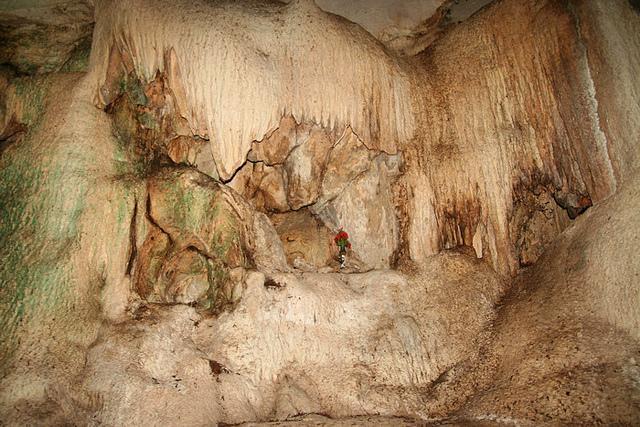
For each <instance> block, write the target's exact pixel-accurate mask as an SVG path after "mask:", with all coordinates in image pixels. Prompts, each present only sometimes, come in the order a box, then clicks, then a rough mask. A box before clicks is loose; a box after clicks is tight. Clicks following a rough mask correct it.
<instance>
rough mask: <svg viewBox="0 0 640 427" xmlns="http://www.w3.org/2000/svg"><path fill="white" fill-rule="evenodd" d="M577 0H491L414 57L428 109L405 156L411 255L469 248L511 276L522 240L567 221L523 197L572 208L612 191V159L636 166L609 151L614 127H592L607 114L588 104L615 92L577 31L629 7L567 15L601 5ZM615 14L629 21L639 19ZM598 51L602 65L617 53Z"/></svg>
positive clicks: (546, 235)
mask: <svg viewBox="0 0 640 427" xmlns="http://www.w3.org/2000/svg"><path fill="white" fill-rule="evenodd" d="M587 3H589V2H585V3H584V4H581V6H580V7H579V8H578V9H576V10H573V9H571V7H567V6H565V5H562V4H559V3H556V2H551V1H549V2H547V1H545V2H541V3H536V4H534V3H532V2H516V1H506V2H501V3H500V4H497V3H496V4H493V5H492V6H490V7H488V8H487V9H485V10H484V11H483V13H481V14H479V15H478V16H476V17H475V18H474V19H471V20H470V21H468V22H467V23H466V24H465V25H461V26H458V27H456V28H453V29H452V30H451V31H449V32H447V33H446V34H445V35H444V36H443V37H442V38H441V39H440V40H438V41H437V42H436V43H434V45H433V46H432V47H431V48H430V49H429V50H427V51H425V52H424V53H423V54H421V55H420V56H419V57H418V58H417V59H416V60H417V62H418V66H419V67H421V68H423V70H424V72H425V74H424V76H423V77H421V78H420V80H421V82H424V83H425V84H424V85H423V88H422V90H423V93H424V94H425V96H424V97H423V98H422V100H419V102H422V103H424V108H425V111H426V113H425V115H424V116H423V122H422V125H421V126H422V131H421V135H422V136H421V137H420V138H419V141H418V142H417V144H416V145H415V148H414V149H413V150H411V149H410V151H408V152H407V153H406V156H405V157H406V159H407V165H408V168H407V169H408V173H407V176H406V179H407V185H406V187H407V188H408V189H410V191H409V192H408V197H409V200H408V205H409V206H410V207H411V208H410V210H409V216H410V220H409V223H408V231H407V233H406V235H407V236H408V238H407V243H408V246H409V252H410V254H411V257H412V258H414V259H424V258H425V257H428V256H430V255H432V254H434V253H437V252H438V251H440V250H441V249H442V248H449V247H454V246H457V245H466V246H475V247H476V248H478V249H479V248H482V250H481V251H480V250H478V255H481V254H482V256H483V257H487V258H488V259H490V260H491V262H492V264H493V265H494V267H495V268H496V269H497V270H499V271H501V272H502V273H504V274H515V273H516V272H517V270H518V268H519V266H520V265H521V263H522V264H527V263H529V262H531V260H533V259H535V258H536V256H535V254H534V253H533V252H539V250H537V249H536V250H534V251H533V252H532V253H529V254H523V253H522V252H523V251H524V252H527V251H529V249H526V248H523V247H521V245H525V246H530V244H531V243H533V240H536V241H537V242H538V243H535V244H534V246H536V245H538V244H539V246H540V248H542V247H544V246H545V244H547V243H548V242H550V241H551V240H553V238H554V237H555V236H556V235H557V233H558V232H560V231H561V230H562V229H563V227H565V226H566V224H567V221H565V220H564V219H562V218H560V217H561V216H562V215H557V214H555V213H554V214H551V213H550V212H551V211H548V209H547V208H544V209H542V211H541V210H539V209H538V208H537V207H535V206H538V203H539V202H537V201H534V200H533V199H531V203H530V202H526V203H525V204H524V205H523V204H522V201H523V200H524V199H530V197H529V196H528V195H527V194H529V193H535V192H536V191H537V189H538V188H539V187H544V188H547V189H548V192H549V193H548V194H547V195H545V196H544V197H545V200H547V201H548V200H550V197H551V198H553V199H554V200H556V201H557V202H558V204H560V205H561V206H562V207H563V208H565V209H567V211H568V212H569V213H570V214H571V215H572V216H575V215H576V214H577V213H579V212H581V211H583V210H584V209H585V208H586V207H588V206H589V205H590V204H591V203H592V202H593V203H597V202H598V201H600V200H603V199H604V198H606V197H608V196H609V195H611V194H612V193H613V192H614V191H615V189H616V186H617V185H618V179H617V177H616V176H617V175H619V171H618V169H619V162H616V161H615V158H616V156H622V157H624V158H626V159H628V160H626V161H628V162H631V163H633V164H636V163H637V156H636V155H635V154H633V155H631V154H630V152H627V151H626V150H627V149H631V148H630V147H631V146H630V145H624V144H623V145H624V146H620V147H618V148H616V147H617V144H618V141H621V140H620V139H619V138H617V137H616V133H618V132H623V133H624V132H625V131H623V130H622V127H621V128H618V129H620V130H615V131H613V130H607V129H609V128H608V127H607V128H605V127H603V126H602V125H601V123H603V122H608V123H611V122H609V121H608V119H607V118H606V117H605V116H604V115H602V114H601V111H602V108H600V107H598V106H599V105H601V104H600V103H601V102H603V103H604V104H603V105H608V106H610V107H608V108H612V109H615V108H617V107H615V105H617V104H616V102H617V101H613V100H612V97H611V96H609V95H608V93H607V90H606V86H601V87H598V84H600V83H599V82H600V81H601V80H599V79H596V80H594V78H593V74H592V73H593V69H592V68H591V63H592V61H591V53H590V52H591V50H590V49H591V48H590V46H591V45H594V48H595V49H598V46H599V45H598V44H597V42H595V41H594V40H593V39H587V38H585V35H584V34H583V33H582V32H581V28H582V27H583V25H587V27H588V28H592V25H605V24H604V22H613V19H614V16H613V15H615V16H618V14H620V13H622V12H620V11H622V10H624V11H625V12H624V13H623V14H628V13H631V12H629V11H630V6H629V5H628V4H627V3H625V2H618V3H617V5H618V7H619V9H618V10H619V11H618V12H615V13H611V14H605V15H598V16H599V18H597V19H596V20H595V21H594V20H591V21H589V22H591V23H589V24H585V21H584V20H583V19H581V18H580V17H579V16H577V15H575V13H579V14H581V15H585V16H587V15H588V16H594V15H593V14H596V12H595V11H596V10H600V9H599V8H600V7H601V3H600V2H597V1H596V2H592V3H591V6H588V5H587ZM576 11H577V12H576ZM625 16H626V15H625ZM514 17H519V18H518V19H514ZM625 22H628V25H637V24H638V17H637V16H634V17H633V18H631V17H630V16H629V17H628V18H627V20H626V21H625ZM632 22H633V24H632ZM625 25H627V24H625ZM523 28H526V33H524V32H523V30H522V29H523ZM610 34H611V37H612V39H611V43H612V45H615V46H617V47H618V48H622V46H623V45H622V44H621V43H623V42H622V41H621V40H620V39H618V38H617V36H614V35H613V34H614V32H611V33H610ZM634 34H635V33H634ZM624 43H627V44H625V46H626V47H627V48H628V49H630V50H632V51H635V50H637V49H638V47H639V46H640V43H639V42H638V41H637V39H636V38H635V37H631V38H630V39H628V40H627V41H625V42H624ZM620 57H621V58H622V57H625V58H629V55H620ZM607 58H609V59H608V61H610V63H609V64H610V65H608V66H609V67H612V66H613V64H614V63H617V62H618V60H614V59H611V58H610V57H609V56H607ZM631 58H635V56H634V55H631ZM634 60H635V59H634ZM461 64H464V65H463V66H461ZM602 66H604V65H602ZM620 66H621V67H622V68H623V69H626V67H628V66H630V63H629V62H628V61H627V60H624V61H622V63H621V64H620ZM622 77H623V76H621V78H622ZM628 84H630V85H632V86H633V85H635V84H636V83H633V82H631V81H630V80H629V83H628ZM631 92H632V90H631ZM626 93H629V92H626ZM631 104H633V105H635V104H634V103H633V102H632V103H631ZM609 111H612V110H609ZM625 115H626V113H620V114H614V116H615V117H622V116H625ZM625 117H626V116H625ZM634 128H635V127H634ZM632 150H634V153H637V150H635V149H632ZM625 152H626V154H624V153H625ZM626 161H625V162H626ZM625 168H626V166H625ZM627 170H628V169H627ZM544 203H545V204H546V202H544ZM523 209H524V210H528V211H529V212H527V213H525V212H524V210H523ZM532 209H533V210H532ZM551 210H553V211H557V209H555V208H554V209H551ZM546 211H548V212H547V213H544V212H546ZM536 212H539V213H536ZM525 218H529V219H526V220H525ZM523 221H524V222H523ZM528 222H530V223H529V224H528V225H527V224H526V223H528ZM533 229H535V231H534V232H533V234H535V235H536V237H532V234H531V232H530V230H533ZM527 242H528V243H527ZM529 252H530V251H529Z"/></svg>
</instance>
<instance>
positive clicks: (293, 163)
mask: <svg viewBox="0 0 640 427" xmlns="http://www.w3.org/2000/svg"><path fill="white" fill-rule="evenodd" d="M305 133H306V132H305ZM305 136H306V135H305ZM301 139H303V141H301V144H300V145H299V146H297V147H295V148H294V149H293V150H291V152H290V153H289V156H288V157H287V161H286V162H285V164H284V168H285V171H286V174H287V175H286V176H287V199H288V200H289V205H290V206H291V208H292V209H294V210H295V209H300V208H301V207H303V206H308V205H310V204H312V203H314V202H315V201H316V200H317V199H318V194H319V192H320V184H321V182H322V173H323V172H324V169H325V164H326V161H327V155H328V153H329V151H330V150H331V140H330V139H329V135H327V133H326V132H325V131H323V130H322V129H318V128H317V127H314V128H312V129H311V130H310V131H309V132H308V136H307V137H306V138H304V137H303V138H301Z"/></svg>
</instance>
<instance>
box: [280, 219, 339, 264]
mask: <svg viewBox="0 0 640 427" xmlns="http://www.w3.org/2000/svg"><path fill="white" fill-rule="evenodd" d="M271 220H272V221H273V224H274V226H275V228H276V231H277V232H278V235H279V236H280V239H281V240H282V245H283V246H284V250H285V253H286V255H287V261H288V262H289V264H291V265H294V261H295V260H296V259H302V260H304V261H305V262H307V263H309V264H311V265H312V266H313V267H316V268H320V267H324V266H326V265H328V264H329V262H330V261H331V259H332V256H333V254H334V252H335V250H332V249H333V247H332V244H333V233H332V232H331V230H329V229H328V228H326V227H325V226H324V225H322V223H321V222H320V221H318V220H317V219H316V218H315V217H314V216H313V215H312V214H311V213H310V212H309V211H308V210H306V209H301V210H299V211H296V212H291V213H287V214H279V215H273V216H272V217H271Z"/></svg>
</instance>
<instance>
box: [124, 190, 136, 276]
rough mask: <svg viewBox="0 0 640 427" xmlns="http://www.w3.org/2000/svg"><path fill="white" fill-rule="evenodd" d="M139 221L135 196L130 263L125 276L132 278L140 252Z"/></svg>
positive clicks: (130, 237)
mask: <svg viewBox="0 0 640 427" xmlns="http://www.w3.org/2000/svg"><path fill="white" fill-rule="evenodd" d="M137 219H138V198H137V197H136V196H134V198H133V213H132V214H131V222H130V224H129V261H127V270H126V272H125V275H126V276H127V277H131V271H132V269H133V264H134V262H135V260H136V255H137V251H138V248H137V247H138V243H137V242H138V239H137V228H136V223H137Z"/></svg>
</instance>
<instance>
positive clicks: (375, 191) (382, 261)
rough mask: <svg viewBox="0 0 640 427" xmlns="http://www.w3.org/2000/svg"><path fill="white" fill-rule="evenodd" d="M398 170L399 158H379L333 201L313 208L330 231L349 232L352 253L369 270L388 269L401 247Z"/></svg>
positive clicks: (382, 156)
mask: <svg viewBox="0 0 640 427" xmlns="http://www.w3.org/2000/svg"><path fill="white" fill-rule="evenodd" d="M398 168H399V159H398V158H397V157H388V156H385V155H380V156H379V157H377V158H376V159H375V160H374V161H373V162H372V163H371V165H370V168H369V169H368V171H367V172H366V173H363V174H361V175H360V176H359V177H357V179H354V180H353V181H351V182H349V183H348V184H347V185H346V186H345V188H344V190H343V191H342V192H341V193H340V194H339V195H338V196H337V197H336V198H335V199H334V200H332V201H331V202H329V203H326V204H325V205H324V206H317V207H316V206H314V207H312V211H313V212H314V213H316V214H317V215H318V216H319V217H320V218H321V219H322V220H323V221H324V222H325V224H327V225H328V226H330V228H331V229H333V230H337V229H338V228H340V227H343V228H344V229H345V230H347V232H348V233H349V236H350V241H351V243H352V251H353V252H354V253H355V254H356V255H357V257H358V258H359V259H360V260H362V262H363V263H364V265H365V266H367V267H368V268H387V267H388V266H389V265H390V263H391V261H392V257H393V254H394V251H395V250H396V248H397V245H398V223H397V218H396V212H395V205H394V200H393V194H392V192H391V182H392V179H393V177H394V176H395V175H396V174H397V173H398Z"/></svg>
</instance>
